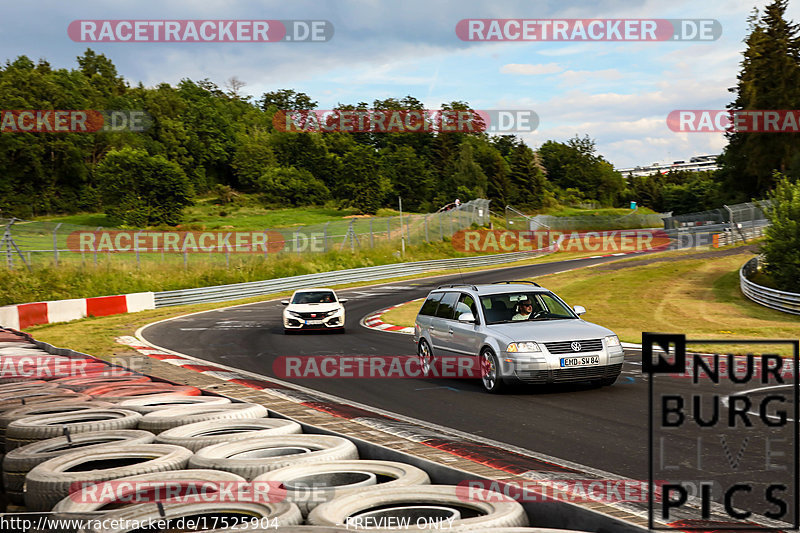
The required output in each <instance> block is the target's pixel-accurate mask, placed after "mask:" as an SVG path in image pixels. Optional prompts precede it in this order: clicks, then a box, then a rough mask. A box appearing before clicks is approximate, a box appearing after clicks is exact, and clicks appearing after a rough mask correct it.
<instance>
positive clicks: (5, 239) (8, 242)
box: [3, 217, 14, 270]
mask: <svg viewBox="0 0 800 533" xmlns="http://www.w3.org/2000/svg"><path fill="white" fill-rule="evenodd" d="M13 223H14V218H13V217H12V218H11V220H10V221H9V222H8V225H7V226H6V230H5V232H4V233H5V234H4V235H3V243H4V244H5V245H6V263H7V265H8V268H9V269H10V270H14V258H13V257H12V256H11V225H12V224H13Z"/></svg>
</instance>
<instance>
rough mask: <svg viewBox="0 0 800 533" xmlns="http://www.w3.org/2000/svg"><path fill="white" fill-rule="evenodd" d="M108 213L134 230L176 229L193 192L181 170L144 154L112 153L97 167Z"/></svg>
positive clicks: (134, 150) (142, 151) (113, 218)
mask: <svg viewBox="0 0 800 533" xmlns="http://www.w3.org/2000/svg"><path fill="white" fill-rule="evenodd" d="M97 177H98V180H99V182H100V183H101V187H102V188H101V191H100V192H101V196H102V201H103V207H104V208H105V213H106V214H107V215H108V216H109V217H110V218H111V219H112V220H113V221H115V222H119V223H122V224H126V225H128V226H134V227H147V226H153V225H156V224H168V225H171V226H174V225H176V224H178V223H180V221H181V219H182V217H183V208H184V207H186V206H188V205H192V196H193V195H194V191H193V189H192V185H191V183H189V180H188V178H187V177H186V174H184V172H183V170H181V167H180V166H179V165H178V164H176V163H173V162H172V161H168V160H167V159H166V158H165V157H164V156H161V155H156V156H151V155H149V154H148V153H147V152H146V151H144V150H139V149H133V148H128V147H126V148H123V149H122V150H112V151H111V152H109V153H108V155H106V157H105V158H104V159H103V160H102V161H101V162H100V163H99V164H98V165H97Z"/></svg>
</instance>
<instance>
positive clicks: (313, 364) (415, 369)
mask: <svg viewBox="0 0 800 533" xmlns="http://www.w3.org/2000/svg"><path fill="white" fill-rule="evenodd" d="M272 371H273V372H274V373H275V375H276V376H277V377H279V378H282V379H290V378H294V379H297V378H305V379H342V378H353V379H417V378H425V377H435V378H449V379H480V378H481V377H483V376H484V375H485V369H484V368H483V366H482V365H481V363H480V361H478V359H477V358H475V357H448V356H443V357H437V358H436V361H435V364H433V365H430V366H429V367H428V368H423V367H422V365H421V364H420V361H419V358H418V357H416V356H409V355H397V356H390V355H353V356H338V355H337V356H300V355H298V356H293V355H285V356H280V357H278V358H276V359H275V362H274V363H273V364H272Z"/></svg>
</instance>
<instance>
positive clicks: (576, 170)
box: [538, 135, 625, 205]
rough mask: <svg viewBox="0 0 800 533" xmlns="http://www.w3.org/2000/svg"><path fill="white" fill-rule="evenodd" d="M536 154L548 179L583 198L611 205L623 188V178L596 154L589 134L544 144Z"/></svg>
mask: <svg viewBox="0 0 800 533" xmlns="http://www.w3.org/2000/svg"><path fill="white" fill-rule="evenodd" d="M538 153H539V157H540V158H541V161H542V165H543V166H544V168H545V170H546V173H547V179H548V180H550V181H551V182H552V183H553V184H554V185H557V186H558V187H561V188H562V189H571V188H574V189H578V190H579V191H581V192H582V194H583V196H584V198H587V199H594V200H598V201H599V202H600V203H602V204H603V205H613V204H614V203H615V202H616V201H617V199H618V198H619V197H620V194H621V193H622V191H623V190H624V188H625V181H624V180H623V179H622V175H621V174H620V173H619V172H617V171H615V170H614V167H613V166H612V165H611V164H610V163H609V162H608V161H606V160H605V159H603V157H602V156H600V155H598V154H597V153H596V149H595V142H594V140H592V139H590V138H589V136H588V135H586V136H584V137H583V138H581V137H578V136H577V135H576V136H575V137H574V138H572V139H570V140H569V141H567V143H566V144H564V143H559V142H556V141H547V142H545V143H544V144H543V145H542V146H541V147H540V148H539V152H538Z"/></svg>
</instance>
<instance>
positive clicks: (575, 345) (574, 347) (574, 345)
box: [569, 342, 581, 352]
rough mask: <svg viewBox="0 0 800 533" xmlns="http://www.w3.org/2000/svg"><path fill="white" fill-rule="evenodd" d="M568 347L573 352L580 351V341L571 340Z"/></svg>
mask: <svg viewBox="0 0 800 533" xmlns="http://www.w3.org/2000/svg"><path fill="white" fill-rule="evenodd" d="M569 347H570V348H572V351H573V352H580V351H581V343H579V342H573V343H572V344H570V345H569Z"/></svg>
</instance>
